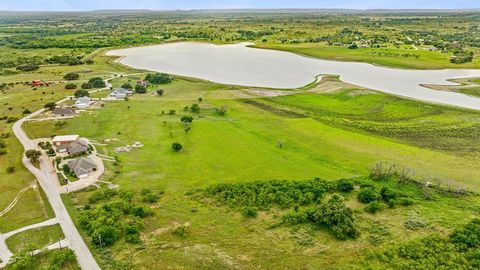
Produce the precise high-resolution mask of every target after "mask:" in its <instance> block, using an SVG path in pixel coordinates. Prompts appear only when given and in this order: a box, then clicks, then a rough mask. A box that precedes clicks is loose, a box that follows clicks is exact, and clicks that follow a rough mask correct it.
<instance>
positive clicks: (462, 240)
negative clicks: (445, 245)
mask: <svg viewBox="0 0 480 270" xmlns="http://www.w3.org/2000/svg"><path fill="white" fill-rule="evenodd" d="M450 239H451V241H452V243H454V244H455V245H457V246H458V247H460V248H461V249H462V250H466V249H468V248H476V249H478V248H480V219H478V218H476V219H474V220H472V221H471V222H470V223H468V224H467V225H465V226H464V227H463V228H461V229H457V230H455V231H454V232H453V234H452V235H451V237H450Z"/></svg>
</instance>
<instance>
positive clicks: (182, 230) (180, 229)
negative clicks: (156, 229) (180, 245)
mask: <svg viewBox="0 0 480 270" xmlns="http://www.w3.org/2000/svg"><path fill="white" fill-rule="evenodd" d="M172 233H173V234H174V235H176V236H180V237H182V238H185V237H187V236H188V232H187V227H186V226H184V225H180V226H177V227H176V228H175V229H174V230H173V232H172Z"/></svg>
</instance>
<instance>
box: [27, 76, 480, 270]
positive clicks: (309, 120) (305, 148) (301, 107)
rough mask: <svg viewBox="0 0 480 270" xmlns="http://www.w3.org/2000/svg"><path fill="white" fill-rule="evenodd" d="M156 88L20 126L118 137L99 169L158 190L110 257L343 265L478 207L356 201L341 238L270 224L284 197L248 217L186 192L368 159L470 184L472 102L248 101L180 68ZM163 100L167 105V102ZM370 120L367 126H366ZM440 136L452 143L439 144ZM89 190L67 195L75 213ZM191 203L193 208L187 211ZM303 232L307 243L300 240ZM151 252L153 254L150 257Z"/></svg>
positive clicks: (454, 222) (448, 224)
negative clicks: (356, 232)
mask: <svg viewBox="0 0 480 270" xmlns="http://www.w3.org/2000/svg"><path fill="white" fill-rule="evenodd" d="M129 79H130V81H135V80H136V79H137V78H136V77H131V78H119V79H116V80H114V81H113V83H114V85H119V84H121V83H123V82H125V81H128V80H129ZM160 88H162V89H165V90H166V92H165V93H166V94H165V96H163V97H158V96H156V95H154V94H149V93H147V94H144V95H138V94H137V95H134V96H133V97H132V98H130V100H129V101H116V102H108V103H106V104H105V105H104V107H103V108H102V109H101V110H98V111H93V113H91V114H84V115H82V116H81V117H77V118H74V119H71V120H67V121H66V122H67V124H66V125H65V126H64V127H63V128H61V129H59V128H57V127H55V126H54V123H53V122H36V123H28V124H27V125H26V126H25V129H26V130H27V133H29V134H30V136H33V137H49V136H53V135H59V134H73V133H74V134H80V135H81V136H85V137H88V138H92V139H96V140H98V141H102V140H103V139H116V140H118V141H112V142H111V143H110V144H109V145H107V146H99V147H98V149H99V151H100V152H101V153H104V154H108V155H111V156H115V157H117V158H118V160H119V161H118V162H117V163H116V164H113V163H110V162H106V168H107V171H106V173H105V175H104V176H103V179H104V180H108V181H112V182H113V183H115V184H119V185H120V187H121V188H122V189H128V190H133V191H135V192H137V193H138V192H140V190H141V189H142V188H150V189H152V190H156V191H160V190H161V191H164V192H165V194H164V195H163V196H162V197H161V200H160V202H159V203H158V205H157V206H155V207H154V208H152V209H153V210H154V212H155V216H154V217H153V218H151V219H148V220H147V221H146V222H145V232H144V233H143V236H142V239H143V240H144V241H143V242H144V244H143V245H142V249H141V251H139V252H136V251H135V250H136V247H135V246H131V245H129V244H126V243H124V242H123V241H121V242H119V243H118V244H116V245H114V246H113V247H112V248H109V249H108V251H109V252H110V253H111V254H114V259H115V260H117V261H119V262H122V263H125V264H126V265H127V266H128V267H131V268H142V267H146V266H148V265H151V264H152V263H154V260H155V261H158V260H160V261H161V263H160V264H159V265H158V268H162V269H163V268H187V269H191V268H195V267H196V268H198V267H200V269H211V268H227V269H229V268H232V269H234V268H235V267H238V266H242V267H246V268H265V267H275V268H279V269H286V268H291V267H298V266H299V265H301V267H302V268H305V269H312V268H315V265H322V266H324V267H327V268H328V267H330V268H335V269H349V268H352V267H353V268H355V266H358V263H359V262H358V261H356V260H353V259H352V256H354V255H358V254H367V253H368V252H371V251H375V250H381V249H382V248H385V247H387V246H388V245H392V244H395V243H398V242H399V241H407V240H412V239H417V238H420V237H423V236H426V235H429V234H431V233H439V234H442V235H444V234H446V233H448V232H450V231H451V230H452V229H453V228H454V227H456V226H458V225H459V224H464V223H466V222H468V220H469V219H470V218H472V217H473V216H474V215H475V211H474V210H473V209H474V207H473V208H471V209H470V208H469V209H468V210H467V209H465V208H464V207H463V206H462V205H464V204H471V205H477V204H478V198H477V197H471V198H460V199H456V198H442V197H439V198H437V199H435V200H434V201H419V203H417V204H416V205H415V206H413V207H409V208H395V209H392V210H388V211H384V212H382V213H380V214H377V215H374V216H372V215H370V214H366V213H363V212H362V211H360V212H358V211H357V212H356V213H357V214H358V216H357V220H358V223H359V226H360V227H361V228H362V231H363V232H364V234H362V237H361V238H360V239H359V240H355V241H346V242H339V241H338V240H335V239H334V238H333V237H331V236H330V235H329V234H327V233H326V232H323V231H321V230H320V231H319V230H316V229H315V228H313V227H311V226H309V225H305V226H294V227H289V226H280V227H276V226H275V228H272V226H273V225H274V224H276V223H277V222H278V216H279V215H281V213H282V210H281V209H272V210H271V211H267V212H261V213H260V215H259V217H258V218H257V219H254V220H247V219H245V218H244V217H242V216H241V215H240V214H239V213H238V212H236V211H232V210H231V209H229V208H226V207H222V206H218V205H215V204H210V203H204V202H199V201H197V200H195V199H193V198H191V197H189V196H187V195H185V193H186V192H188V191H189V190H192V189H197V188H206V187H209V186H210V185H212V184H216V183H240V182H249V181H253V180H272V179H288V180H302V179H310V178H313V177H321V178H324V179H338V178H343V177H346V178H350V177H362V176H366V175H368V167H369V166H370V165H372V164H373V163H375V162H376V161H390V162H394V163H395V164H398V165H402V166H407V167H410V168H414V169H415V170H416V172H417V174H418V175H419V176H421V177H424V179H429V180H430V181H433V182H436V183H439V184H451V185H454V186H462V187H466V188H468V189H471V190H478V188H479V184H478V181H477V180H476V179H480V172H479V171H478V170H477V169H476V167H477V164H478V152H476V151H473V152H468V151H467V149H466V148H465V146H470V147H474V145H472V144H473V143H472V142H474V141H475V138H474V137H469V136H465V134H466V133H467V132H468V131H469V128H474V127H476V126H477V125H478V119H479V118H478V113H475V112H469V111H462V110H457V109H450V108H444V107H439V106H433V105H427V104H423V103H420V102H416V101H410V100H404V99H401V98H397V97H392V96H388V95H385V94H380V93H375V92H365V91H364V90H361V91H360V90H356V89H349V88H346V89H344V90H340V91H336V92H333V93H324V94H322V93H305V94H297V95H290V96H283V97H273V98H261V99H256V100H255V101H254V102H251V101H249V102H246V101H245V100H242V99H238V98H237V99H233V98H234V97H235V96H236V95H235V93H236V91H237V90H229V89H225V88H224V87H222V86H217V85H214V84H210V83H206V82H197V81H195V80H193V81H188V80H184V79H181V78H180V79H177V80H176V81H174V82H173V83H172V84H170V85H165V86H161V87H160ZM154 89H156V88H154V87H152V88H151V89H150V91H153V90H154ZM192 89H198V92H196V91H193V90H192ZM217 92H219V93H217ZM207 93H211V95H210V96H207V95H206V94H207ZM225 95H226V96H225ZM199 96H203V97H204V100H203V101H202V102H198V101H197V100H196V99H197V98H198V97H199ZM205 97H208V98H205ZM192 103H198V104H200V107H201V108H202V109H201V112H200V113H199V114H195V113H190V112H184V111H183V107H185V106H190V105H191V104H192ZM262 104H266V105H268V106H263V105H262ZM221 105H226V106H228V112H227V114H226V116H219V115H217V114H216V113H215V112H214V107H216V106H221ZM171 109H174V110H176V115H168V114H167V112H168V111H169V110H171ZM162 111H163V112H164V114H162ZM182 115H193V116H194V120H193V124H192V125H191V130H190V131H189V132H188V133H185V131H184V125H183V124H182V123H181V122H180V117H181V116H182ZM415 122H421V123H429V124H428V125H426V127H428V128H429V129H427V131H425V130H419V129H418V128H414V127H415V125H413V124H414V123H415ZM367 124H368V126H370V125H371V126H373V127H375V128H374V129H372V128H365V125H367ZM459 125H460V126H462V127H465V133H462V134H457V135H458V136H456V135H455V133H453V132H449V133H447V132H445V131H451V130H454V128H455V127H457V129H458V126H459ZM397 130H403V133H401V134H398V133H397V132H396V131H397ZM424 131H425V132H424ZM437 132H438V133H440V134H441V136H439V139H438V140H437V141H436V142H437V143H438V145H435V141H434V142H431V143H430V144H428V143H427V142H428V141H432V138H433V137H434V136H435V133H437ZM442 132H443V133H442ZM428 136H430V137H428ZM457 137H458V138H457ZM135 141H140V142H141V143H143V144H144V145H145V146H144V147H143V148H140V149H135V150H133V151H132V152H129V153H121V154H117V153H114V152H113V148H114V147H116V146H122V145H125V144H132V143H133V142H135ZM173 142H180V143H182V145H183V147H184V150H183V151H182V152H180V153H175V152H173V151H172V150H171V148H170V146H171V144H172V143H173ZM279 143H281V145H282V147H281V148H280V147H279ZM445 144H450V146H451V147H450V148H444V147H441V146H442V145H445ZM467 152H468V153H467ZM451 164H455V166H451ZM89 194H91V192H80V193H75V194H71V195H68V196H65V197H64V200H65V201H66V203H67V205H68V208H69V211H71V213H72V215H73V216H74V217H76V216H78V212H77V211H78V210H77V207H81V206H82V205H84V204H85V203H86V202H87V198H88V196H89ZM354 198H355V196H354V195H351V197H348V204H349V205H351V206H352V207H354V208H355V207H357V208H358V207H360V206H359V205H358V202H357V201H356V200H355V199H354ZM192 208H197V209H198V212H197V213H192V212H191V209H192ZM360 209H361V208H360ZM440 212H441V213H442V214H440V215H439V213H440ZM413 214H418V215H420V216H421V217H422V218H423V219H426V220H428V222H429V224H430V225H431V226H428V228H425V229H422V230H419V231H415V232H412V231H410V230H407V229H405V228H404V227H403V225H402V224H403V222H404V221H405V220H406V218H407V217H408V216H409V215H413ZM175 224H187V225H188V229H187V230H188V237H187V238H185V239H182V238H178V236H175V235H173V234H172V230H173V229H172V228H173V227H174V226H175ZM380 224H381V225H380ZM372 226H373V228H376V227H379V226H380V227H382V226H384V227H386V228H387V230H388V231H389V234H388V236H382V237H383V238H382V239H383V240H382V241H383V242H382V243H381V244H380V245H378V246H377V245H373V244H372V243H371V241H372V240H371V238H372V237H377V236H376V235H375V234H376V232H374V231H375V230H373V231H372V232H370V229H371V228H372ZM382 228H383V227H382ZM212 232H215V233H212ZM87 239H88V237H87ZM312 239H313V240H312ZM399 239H402V240H399ZM305 241H307V242H310V241H313V242H314V244H313V245H309V246H303V245H302V244H300V243H303V242H305ZM346 249H348V250H349V251H348V252H345V250H346ZM132 253H133V254H135V255H134V256H132ZM292 253H293V254H295V256H293V255H291V254H292ZM150 254H157V256H156V257H155V259H154V258H153V257H151V256H150ZM97 258H99V259H100V262H101V263H104V264H105V263H107V261H105V260H104V259H103V258H104V257H103V256H100V255H99V254H97ZM331 258H335V260H332V259H331ZM107 264H108V263H107ZM379 268H381V266H379Z"/></svg>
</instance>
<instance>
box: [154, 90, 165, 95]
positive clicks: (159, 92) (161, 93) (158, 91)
mask: <svg viewBox="0 0 480 270" xmlns="http://www.w3.org/2000/svg"><path fill="white" fill-rule="evenodd" d="M155 92H156V93H157V95H159V96H163V93H164V92H165V91H163V89H158V90H157V91H155Z"/></svg>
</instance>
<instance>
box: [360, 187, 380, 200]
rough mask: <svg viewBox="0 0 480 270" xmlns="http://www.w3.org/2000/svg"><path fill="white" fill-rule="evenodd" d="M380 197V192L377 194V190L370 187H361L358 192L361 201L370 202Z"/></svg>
mask: <svg viewBox="0 0 480 270" xmlns="http://www.w3.org/2000/svg"><path fill="white" fill-rule="evenodd" d="M380 198H381V196H380V194H378V192H377V191H376V190H375V189H374V188H372V187H366V188H362V189H361V190H360V192H359V193H358V200H359V201H360V202H361V203H370V202H375V201H379V200H380Z"/></svg>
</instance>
